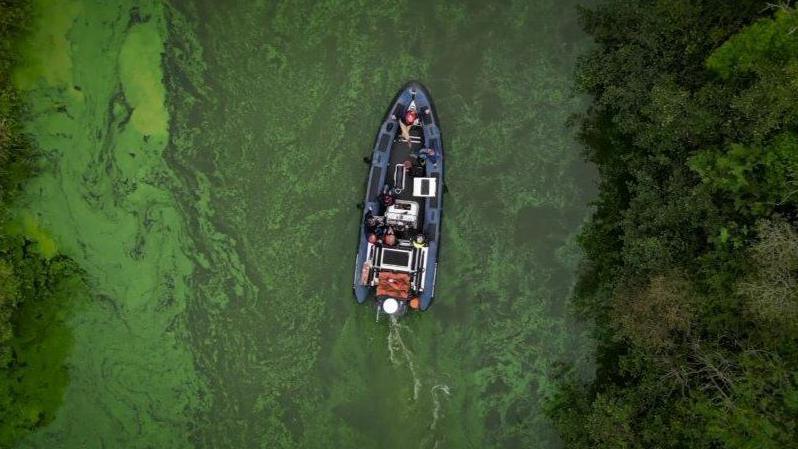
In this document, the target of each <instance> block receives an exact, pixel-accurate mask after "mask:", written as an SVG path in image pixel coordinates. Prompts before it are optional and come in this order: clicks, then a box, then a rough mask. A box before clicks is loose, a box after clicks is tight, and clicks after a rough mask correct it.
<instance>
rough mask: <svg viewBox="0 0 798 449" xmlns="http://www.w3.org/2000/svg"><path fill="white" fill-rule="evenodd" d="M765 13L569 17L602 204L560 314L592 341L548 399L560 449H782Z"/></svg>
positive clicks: (779, 153)
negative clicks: (586, 363)
mask: <svg viewBox="0 0 798 449" xmlns="http://www.w3.org/2000/svg"><path fill="white" fill-rule="evenodd" d="M764 6H765V5H764V4H763V3H762V2H760V1H745V0H741V1H735V2H725V1H717V0H707V1H702V2H696V1H691V0H690V1H688V0H659V1H653V0H647V1H646V0H609V1H604V2H602V3H601V4H599V5H598V6H596V7H594V8H592V9H585V10H583V11H581V18H582V23H583V26H584V28H585V30H586V31H587V32H588V33H589V34H591V35H592V36H593V38H594V39H595V40H596V43H597V45H596V46H595V47H594V49H593V50H591V52H590V53H589V54H587V55H586V56H585V57H584V58H583V59H582V60H581V63H580V66H579V68H578V76H577V79H578V86H579V88H580V89H581V90H582V91H584V92H586V93H588V94H591V95H592V96H593V98H594V99H593V102H592V105H591V107H590V109H589V110H588V111H587V112H586V113H585V114H584V115H583V116H581V117H580V118H579V119H580V124H581V129H582V137H583V140H584V141H585V143H586V151H587V156H588V158H589V159H590V160H591V161H593V162H595V163H596V164H597V165H598V167H599V171H600V194H599V198H598V200H597V202H596V212H595V213H594V215H593V217H592V218H591V219H590V221H589V222H588V224H587V225H586V227H585V229H584V230H583V232H582V235H581V243H582V246H583V248H584V250H585V253H586V261H585V262H584V264H583V269H582V272H581V273H580V277H579V282H578V286H577V289H576V293H575V295H574V298H573V305H574V306H575V309H576V310H577V311H578V313H580V314H581V315H582V316H583V317H585V318H586V319H589V320H591V321H592V322H594V323H595V337H596V338H597V340H598V343H599V344H598V353H597V367H598V368H597V374H596V378H595V379H594V380H593V381H592V382H590V383H588V384H583V383H581V382H579V381H576V380H574V379H571V378H569V377H568V376H563V379H561V389H560V392H559V394H558V395H556V396H555V397H553V398H551V399H550V401H549V403H548V411H549V414H550V416H551V417H552V418H553V419H554V421H555V423H556V425H557V426H558V428H559V430H560V432H561V434H562V436H563V439H564V441H565V442H566V443H567V446H568V447H573V448H655V447H656V448H721V447H728V448H771V447H772V448H782V447H793V446H794V445H795V442H796V441H798V325H796V322H797V321H796V318H798V291H796V286H797V285H798V233H797V232H796V228H795V225H796V219H797V218H798V217H796V212H797V211H796V206H797V205H798V137H796V134H795V133H796V131H798V126H797V125H798V101H796V100H798V32H796V30H797V29H798V12H795V11H794V10H793V9H791V8H789V7H786V6H781V7H780V6H771V7H770V8H765V9H763V7H764Z"/></svg>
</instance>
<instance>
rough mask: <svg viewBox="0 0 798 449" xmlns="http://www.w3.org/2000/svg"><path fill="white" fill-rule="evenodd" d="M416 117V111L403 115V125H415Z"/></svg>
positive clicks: (411, 110)
mask: <svg viewBox="0 0 798 449" xmlns="http://www.w3.org/2000/svg"><path fill="white" fill-rule="evenodd" d="M417 117H418V116H417V115H416V111H414V110H413V109H410V110H409V111H407V112H406V113H405V124H406V125H412V124H413V123H415V121H416V118H417Z"/></svg>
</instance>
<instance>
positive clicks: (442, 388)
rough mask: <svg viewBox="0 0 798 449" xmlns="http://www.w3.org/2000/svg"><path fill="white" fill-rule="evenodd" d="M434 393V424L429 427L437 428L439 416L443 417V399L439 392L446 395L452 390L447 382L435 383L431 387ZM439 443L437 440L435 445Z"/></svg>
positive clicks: (431, 428)
mask: <svg viewBox="0 0 798 449" xmlns="http://www.w3.org/2000/svg"><path fill="white" fill-rule="evenodd" d="M430 392H431V393H432V424H430V426H429V429H430V430H435V426H436V425H438V418H440V417H441V400H440V397H439V395H438V393H439V392H440V393H443V394H445V395H446V396H450V395H451V392H450V390H449V386H448V385H446V384H438V385H435V386H434V387H432V388H431V389H430ZM437 445H438V442H437V441H436V442H435V446H437Z"/></svg>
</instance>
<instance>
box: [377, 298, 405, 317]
mask: <svg viewBox="0 0 798 449" xmlns="http://www.w3.org/2000/svg"><path fill="white" fill-rule="evenodd" d="M404 310H405V307H404V304H403V303H401V302H399V301H397V300H395V299H393V298H385V300H383V301H382V311H383V312H385V313H386V314H388V315H391V316H398V315H401V314H402V313H403V312H404Z"/></svg>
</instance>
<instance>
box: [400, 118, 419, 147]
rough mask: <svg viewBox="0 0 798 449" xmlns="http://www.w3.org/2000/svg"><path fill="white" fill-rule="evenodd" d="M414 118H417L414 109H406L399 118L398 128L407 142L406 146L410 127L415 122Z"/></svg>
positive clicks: (408, 142)
mask: <svg viewBox="0 0 798 449" xmlns="http://www.w3.org/2000/svg"><path fill="white" fill-rule="evenodd" d="M416 119H418V115H416V110H415V109H408V110H407V112H406V113H405V116H404V117H403V118H402V120H399V128H400V129H401V131H402V138H403V139H405V142H407V146H410V128H411V127H412V126H413V124H415V123H416Z"/></svg>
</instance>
